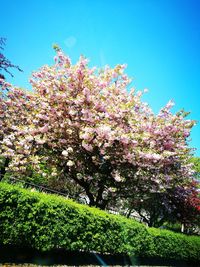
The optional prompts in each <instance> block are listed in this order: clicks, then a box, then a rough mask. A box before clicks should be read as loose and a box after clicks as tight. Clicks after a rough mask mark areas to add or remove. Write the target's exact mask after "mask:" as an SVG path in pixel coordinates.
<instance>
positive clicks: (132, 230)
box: [0, 183, 200, 262]
mask: <svg viewBox="0 0 200 267" xmlns="http://www.w3.org/2000/svg"><path fill="white" fill-rule="evenodd" d="M0 221H1V224H0V231H1V235H0V244H4V245H9V244H12V245H16V246H20V245H23V246H26V247H32V248H36V249H39V250H44V251H45V250H50V249H53V248H64V249H67V250H83V251H97V252H103V253H113V254H117V253H124V254H129V255H136V256H143V257H158V258H166V259H183V260H186V261H196V262H197V261H199V260H200V253H199V250H200V238H199V237H193V236H185V235H182V234H175V233H173V232H170V231H164V230H159V229H153V228H152V229H150V228H146V227H145V226H144V225H143V224H140V223H138V222H136V221H134V220H132V219H126V218H125V217H122V216H119V215H111V214H108V213H106V212H104V211H101V210H98V209H96V208H90V207H88V206H85V205H80V204H77V203H75V202H73V201H71V200H68V199H65V198H63V197H59V196H53V195H48V194H44V193H37V192H30V191H28V190H25V189H22V188H20V187H19V186H13V185H9V184H6V183H0Z"/></svg>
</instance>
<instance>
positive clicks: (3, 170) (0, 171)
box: [0, 158, 9, 181]
mask: <svg viewBox="0 0 200 267" xmlns="http://www.w3.org/2000/svg"><path fill="white" fill-rule="evenodd" d="M8 164H9V158H6V159H5V162H4V165H3V166H2V167H1V169H0V181H1V180H3V178H4V176H5V174H6V168H7V167H8Z"/></svg>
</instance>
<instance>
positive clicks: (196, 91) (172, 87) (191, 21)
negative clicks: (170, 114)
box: [0, 0, 200, 156]
mask: <svg viewBox="0 0 200 267" xmlns="http://www.w3.org/2000/svg"><path fill="white" fill-rule="evenodd" d="M0 6H1V29H0V36H2V37H6V38H7V44H6V48H5V51H4V54H5V55H6V57H7V58H9V59H10V60H11V61H12V62H13V63H14V64H17V65H19V66H20V67H21V68H22V69H23V70H24V72H23V73H20V72H17V71H13V74H14V78H11V77H9V76H7V79H8V80H9V81H10V82H12V83H14V84H15V85H18V86H21V87H25V88H30V85H29V83H28V79H29V78H30V75H31V72H32V71H34V70H37V69H38V68H39V67H41V66H42V65H44V64H52V63H53V57H54V51H53V49H52V44H54V43H57V44H59V46H60V47H61V48H62V49H63V50H64V51H65V52H66V53H67V54H68V55H69V56H70V57H71V59H72V62H74V63H75V62H76V61H77V59H78V58H79V56H80V54H84V55H85V56H86V57H88V58H89V59H90V62H91V63H90V65H91V66H94V65H96V66H98V67H102V66H104V65H105V64H108V65H110V66H112V67H113V66H115V65H116V64H118V63H127V64H128V68H127V73H128V75H129V76H130V77H132V78H133V83H132V85H133V86H134V87H136V89H137V90H141V89H144V88H148V89H149V93H148V94H147V95H145V96H144V98H143V99H144V101H146V102H148V103H149V104H150V106H151V107H152V108H153V110H154V111H155V112H158V111H159V109H160V108H161V107H162V106H163V105H165V104H166V103H167V102H168V100H170V99H173V100H174V101H175V103H176V105H175V107H174V110H173V111H174V112H176V111H177V110H180V109H182V108H184V109H185V110H186V111H190V112H191V115H190V118H191V119H194V120H197V121H200V104H199V102H200V73H199V71H200V16H199V14H200V1H199V0H187V1H185V0H115V1H114V0H107V1H106V0H40V1H38V0H34V1H33V0H29V1H28V0H20V1H19V0H7V1H5V0H0ZM199 136H200V122H199V124H197V126H195V127H194V129H193V131H192V135H191V138H192V141H191V142H190V146H191V147H195V148H197V150H196V152H195V154H196V155H197V156H200V138H199Z"/></svg>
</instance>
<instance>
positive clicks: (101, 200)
mask: <svg viewBox="0 0 200 267" xmlns="http://www.w3.org/2000/svg"><path fill="white" fill-rule="evenodd" d="M56 50H57V55H56V57H55V64H54V65H52V66H48V65H45V66H43V67H42V68H41V69H40V70H39V71H38V72H35V73H33V75H32V78H31V79H30V83H31V85H32V89H33V92H28V91H25V90H22V89H20V88H16V87H13V86H12V85H10V84H8V83H6V82H3V85H2V88H1V89H2V95H1V97H0V114H1V115H0V124H1V130H0V140H1V148H0V152H1V154H2V155H3V156H4V158H6V159H8V160H9V164H8V168H7V169H8V170H9V171H10V172H12V175H18V176H20V177H23V176H24V177H25V176H27V175H31V173H33V172H34V171H35V172H37V173H39V174H41V175H42V176H43V177H45V179H49V180H51V179H54V181H55V183H56V182H57V183H62V184H66V185H67V188H68V191H69V194H71V195H72V196H73V194H75V191H76V192H77V189H79V190H78V198H79V200H80V199H83V198H85V199H86V201H87V202H88V204H89V205H91V206H97V207H100V208H102V209H104V208H106V207H109V206H112V205H117V203H119V202H120V201H123V200H124V199H126V200H129V199H130V200H131V201H133V202H134V203H136V202H135V200H138V199H139V198H141V197H142V195H143V196H145V195H149V194H153V193H160V194H162V195H164V194H166V192H167V191H168V190H173V192H176V190H179V188H186V187H188V186H189V185H190V184H191V183H192V181H193V173H194V171H193V169H192V164H191V162H190V159H191V156H192V149H191V148H190V147H189V145H188V137H189V136H190V131H191V129H192V127H193V125H194V124H195V122H194V121H192V120H187V119H186V118H185V112H184V111H181V112H178V113H176V114H173V113H172V112H171V108H172V106H173V105H174V103H173V102H172V101H169V102H168V103H167V104H166V106H164V107H163V108H162V109H161V110H160V112H159V113H158V114H157V115H156V114H154V113H153V111H152V110H151V108H150V107H149V106H148V104H147V103H145V102H143V101H142V100H141V97H142V95H143V93H145V91H144V92H140V91H138V92H136V91H135V90H134V89H133V88H132V89H130V90H127V87H128V86H129V85H130V82H131V80H130V79H129V78H128V76H127V75H126V74H125V73H124V70H125V67H126V66H125V65H117V66H116V67H114V68H110V67H108V66H106V67H105V68H104V69H101V70H97V69H96V68H89V66H88V60H87V59H86V58H84V57H83V56H81V57H80V59H79V61H78V62H77V63H76V64H75V65H73V64H72V63H71V61H70V59H69V57H67V56H65V55H64V54H63V52H62V51H61V50H60V49H59V48H57V49H56ZM44 166H48V171H46V170H45V168H44ZM120 203H121V202H120ZM135 205H136V204H135Z"/></svg>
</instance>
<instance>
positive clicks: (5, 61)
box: [0, 37, 22, 79]
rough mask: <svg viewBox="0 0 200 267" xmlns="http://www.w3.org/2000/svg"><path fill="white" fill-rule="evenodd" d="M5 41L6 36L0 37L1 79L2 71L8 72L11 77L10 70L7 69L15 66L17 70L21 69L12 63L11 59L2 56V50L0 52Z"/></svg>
mask: <svg viewBox="0 0 200 267" xmlns="http://www.w3.org/2000/svg"><path fill="white" fill-rule="evenodd" d="M5 43H6V38H3V37H0V72H1V73H0V78H1V79H5V77H4V75H3V73H2V71H4V72H6V73H8V74H10V75H11V76H12V77H13V74H12V73H11V72H10V70H9V69H10V68H16V69H17V70H19V71H22V70H21V69H20V68H19V66H17V65H14V64H12V63H11V61H10V60H9V59H7V58H6V57H5V56H4V54H3V52H1V51H3V50H4V46H5Z"/></svg>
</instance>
